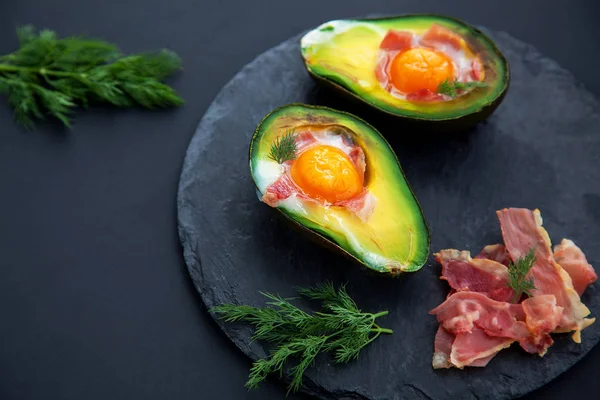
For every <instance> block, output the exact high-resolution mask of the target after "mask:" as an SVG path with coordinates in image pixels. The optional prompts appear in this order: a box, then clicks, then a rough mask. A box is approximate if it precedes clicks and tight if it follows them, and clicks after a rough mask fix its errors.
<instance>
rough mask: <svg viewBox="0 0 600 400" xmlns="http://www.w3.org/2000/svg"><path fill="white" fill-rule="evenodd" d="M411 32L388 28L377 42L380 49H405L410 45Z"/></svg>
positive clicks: (411, 39)
mask: <svg viewBox="0 0 600 400" xmlns="http://www.w3.org/2000/svg"><path fill="white" fill-rule="evenodd" d="M412 41H413V34H412V32H409V31H397V30H394V29H390V30H389V31H388V33H387V35H385V37H384V38H383V40H382V41H381V43H380V44H379V48H380V49H382V50H388V51H392V50H400V51H403V50H406V49H410V48H411V47H412Z"/></svg>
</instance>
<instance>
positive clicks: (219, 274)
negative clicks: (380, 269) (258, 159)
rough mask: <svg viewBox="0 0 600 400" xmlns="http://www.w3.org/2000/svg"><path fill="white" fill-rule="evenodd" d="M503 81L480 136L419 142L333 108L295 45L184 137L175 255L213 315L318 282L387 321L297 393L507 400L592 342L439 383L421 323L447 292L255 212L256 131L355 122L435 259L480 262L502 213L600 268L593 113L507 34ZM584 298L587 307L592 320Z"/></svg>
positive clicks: (237, 339) (582, 97) (558, 73)
mask: <svg viewBox="0 0 600 400" xmlns="http://www.w3.org/2000/svg"><path fill="white" fill-rule="evenodd" d="M493 38H494V39H495V40H496V42H497V44H498V45H499V47H500V49H501V50H502V51H503V52H504V54H505V55H506V56H507V58H508V60H509V62H510V64H511V70H512V83H511V88H510V90H509V93H508V95H507V97H506V99H505V101H504V103H503V104H502V105H501V106H500V108H499V109H498V110H497V111H496V113H495V114H494V115H493V116H492V117H491V118H490V119H489V120H488V121H487V122H486V123H484V124H480V125H478V126H477V127H476V128H475V129H473V130H472V131H470V132H466V133H464V134H460V135H452V136H437V137H436V136H426V135H423V134H418V133H416V132H414V131H411V130H409V129H408V128H407V127H403V126H398V125H397V124H394V122H393V121H390V120H389V119H386V118H383V117H381V116H380V115H377V114H376V113H373V112H371V111H368V110H366V109H363V108H361V107H360V106H357V105H356V104H350V103H347V102H345V101H344V100H343V99H340V98H337V97H335V96H331V95H330V93H329V92H326V91H324V90H322V89H319V88H317V87H316V86H315V84H314V83H313V82H312V81H311V80H310V79H309V78H308V75H307V74H306V72H305V71H304V69H303V65H302V62H301V59H300V56H299V49H298V44H297V40H298V38H294V39H290V40H288V41H287V42H284V43H282V44H281V45H279V46H277V47H275V48H273V49H271V50H269V51H268V52H266V53H264V54H262V55H261V56H259V57H258V58H256V59H255V60H254V61H253V62H251V63H250V64H248V65H247V66H246V67H245V68H244V69H243V70H242V71H241V72H240V73H239V74H237V75H236V76H235V77H234V78H233V79H232V80H231V81H230V82H229V83H228V84H227V85H226V86H225V87H224V88H223V90H222V91H221V92H220V93H219V95H218V96H217V98H216V99H215V101H214V103H213V104H212V106H211V107H210V108H209V110H208V111H207V113H206V115H205V117H204V118H203V120H202V122H201V123H200V125H199V127H198V130H197V132H196V135H195V136H194V138H193V139H192V142H191V144H190V147H189V149H188V153H187V156H186V160H185V163H184V168H183V172H182V175H181V181H180V188H179V197H178V212H179V230H180V237H181V240H182V243H183V246H184V256H185V260H186V263H187V265H188V268H189V271H190V274H191V276H192V279H193V281H194V284H195V286H196V288H197V289H198V291H199V292H200V294H201V296H202V298H203V300H204V302H205V303H206V305H207V306H208V307H212V306H214V305H217V304H221V303H224V302H237V303H247V304H254V305H262V304H263V303H264V301H263V298H262V297H261V296H260V295H259V294H258V293H257V292H258V291H259V290H263V291H269V292H276V293H279V294H281V295H283V296H290V295H293V292H292V289H291V288H292V286H295V285H309V284H315V283H317V282H319V281H322V280H324V279H330V280H333V281H334V282H335V283H341V282H349V290H350V292H351V295H352V296H353V297H355V298H356V299H357V302H358V303H359V305H360V306H361V307H362V308H363V309H364V310H369V311H373V312H375V311H379V310H389V311H390V315H389V316H387V317H385V318H384V319H382V320H381V325H382V326H385V327H389V328H393V329H394V330H395V334H394V335H393V336H385V337H381V338H380V339H378V340H377V341H375V342H374V343H373V344H372V345H370V346H369V347H368V348H367V350H366V351H364V352H363V353H362V354H361V357H360V360H359V362H353V363H351V364H348V365H345V366H334V365H332V364H330V363H329V360H328V359H326V358H321V359H318V361H317V363H316V365H315V366H314V367H313V368H312V369H311V370H310V371H309V372H308V373H307V376H306V379H305V383H306V385H307V386H306V387H305V388H304V390H305V391H306V392H308V393H311V394H314V395H316V396H318V397H321V398H325V399H329V398H335V399H363V398H364V399H402V398H410V399H418V398H432V399H450V398H453V399H455V398H460V399H463V398H466V399H470V398H473V399H492V398H493V399H501V398H511V397H517V396H520V395H522V394H524V393H527V392H529V391H531V390H533V389H535V388H538V387H540V386H541V385H543V384H544V383H546V382H548V381H550V380H551V379H553V378H555V377H556V376H557V375H559V374H560V373H562V372H563V371H565V370H566V369H568V368H569V367H570V366H572V365H573V364H574V363H575V362H577V361H578V360H579V359H580V358H582V357H583V356H584V355H585V354H586V353H587V352H588V351H589V350H590V348H591V347H592V346H593V345H594V344H596V343H597V341H598V340H599V339H600V324H594V325H592V326H591V327H590V328H588V329H586V330H585V331H584V333H583V343H582V344H581V345H577V344H575V343H573V342H572V341H571V340H570V339H569V337H568V336H566V335H556V336H555V341H556V343H555V345H554V346H553V347H552V348H551V349H550V351H549V353H548V354H547V355H546V356H545V357H544V358H538V357H537V356H532V355H529V354H526V353H525V352H523V351H522V350H520V349H518V348H517V347H516V346H513V348H511V349H509V350H505V351H503V352H501V353H500V354H499V355H498V356H497V357H496V358H495V359H494V360H493V361H492V362H491V363H490V364H489V365H488V367H486V368H484V369H466V370H464V371H459V370H450V371H445V370H444V371H434V370H433V369H432V368H431V356H432V351H433V336H434V333H435V330H436V327H437V323H436V321H435V319H434V318H433V317H431V316H429V315H428V311H429V310H430V309H431V308H433V307H434V306H436V305H437V304H439V303H440V302H441V301H442V300H443V298H444V297H445V295H446V292H447V287H446V286H445V284H444V283H442V282H440V281H439V280H438V279H437V278H438V276H439V272H440V268H439V266H438V265H436V264H435V263H434V262H433V261H432V260H430V261H429V263H428V264H427V265H426V266H425V267H424V268H423V269H422V270H421V271H420V272H418V273H415V274H411V275H405V276H402V277H400V278H399V279H389V278H384V277H378V276H371V275H367V274H365V273H364V271H362V270H361V269H359V268H357V267H356V266H355V265H353V264H350V263H348V261H347V260H346V259H344V258H342V257H339V256H338V255H335V254H332V253H330V252H329V251H327V250H325V249H322V248H320V247H317V246H315V245H314V244H313V243H311V242H310V241H308V240H306V238H304V237H298V236H297V235H296V232H293V231H291V230H290V229H289V227H288V226H287V225H286V224H285V223H284V222H283V221H281V220H280V218H278V217H277V215H276V212H274V211H273V210H271V209H269V207H267V206H266V205H264V204H262V203H260V202H259V201H258V200H257V199H256V195H255V191H254V188H253V183H252V180H251V178H250V175H249V171H248V158H247V157H248V156H247V150H248V144H249V140H250V137H251V135H252V132H253V130H254V128H255V126H256V125H257V124H258V122H259V121H260V119H261V118H262V117H263V116H264V115H265V114H266V113H268V112H269V111H270V110H271V109H273V108H275V107H277V106H280V105H282V104H285V103H289V102H294V101H298V102H306V103H313V104H323V105H328V106H331V107H334V108H338V109H345V110H348V111H351V112H355V113H356V114H358V115H359V116H361V117H363V118H365V119H367V120H368V121H369V122H370V123H372V124H373V125H375V127H376V128H378V129H379V130H380V131H381V132H382V133H383V134H384V135H386V137H387V138H388V139H389V140H390V142H391V143H392V145H393V146H394V148H395V150H396V152H397V154H398V157H399V159H400V162H401V163H402V166H403V168H404V170H405V172H406V175H407V178H408V181H409V182H410V184H411V185H412V187H413V189H414V191H415V194H416V196H417V197H418V199H419V200H420V202H421V205H422V206H423V209H424V212H425V217H426V219H427V221H428V223H429V225H430V228H431V233H432V250H433V251H435V250H438V249H440V248H458V249H468V250H471V251H472V252H476V251H478V250H479V249H480V248H481V247H482V246H484V245H485V244H489V243H495V242H498V241H499V240H500V232H499V227H498V223H497V220H496V217H495V210H496V209H499V208H502V207H529V208H535V207H538V208H540V210H541V211H542V216H543V217H544V218H545V226H546V228H547V229H548V231H549V233H550V236H551V238H552V239H553V241H554V242H558V241H559V240H560V239H561V238H563V237H568V238H570V239H572V240H574V241H575V242H576V243H577V244H579V245H580V246H581V247H582V248H583V250H584V251H585V252H586V254H587V256H588V259H589V261H590V262H591V263H592V264H599V263H600V242H598V240H597V238H598V237H600V185H598V182H599V181H600V172H599V169H598V168H597V165H598V162H599V161H600V159H599V156H598V154H599V150H600V136H599V135H598V133H599V132H600V129H599V128H600V117H599V113H600V105H599V104H598V102H597V101H596V100H595V99H594V98H593V97H592V96H591V95H590V94H589V93H588V92H586V91H585V90H583V88H582V87H581V86H580V85H579V84H578V83H577V82H576V81H575V80H574V78H573V77H572V76H571V75H570V74H569V73H568V72H566V71H565V70H563V69H561V68H560V67H559V66H558V65H557V64H556V63H555V62H553V61H552V60H550V59H547V58H545V57H543V56H542V55H541V54H540V53H539V52H538V51H536V50H535V49H534V48H533V47H531V46H529V45H527V44H524V43H522V42H520V41H518V40H516V39H514V38H512V37H510V36H509V35H507V34H505V33H496V34H494V35H493ZM597 292H598V290H597V288H596V287H595V286H594V287H591V288H590V289H588V291H587V292H586V293H585V294H584V296H583V301H584V303H586V305H588V307H589V308H590V309H591V310H592V312H593V314H594V315H595V314H597V312H598V311H599V310H600V298H599V297H598V296H597ZM219 325H220V326H221V327H222V329H223V330H224V332H225V333H226V334H227V335H228V336H229V338H230V339H231V340H232V341H233V342H234V343H235V344H236V345H237V346H238V347H239V348H240V349H241V350H242V351H243V352H245V353H246V354H247V355H249V356H250V357H251V358H253V359H256V358H257V357H263V356H265V355H266V353H265V350H266V349H265V348H263V347H262V346H261V344H260V343H250V341H249V337H250V333H251V331H250V329H249V328H247V327H246V326H243V325H235V324H225V325H224V324H221V323H220V322H219Z"/></svg>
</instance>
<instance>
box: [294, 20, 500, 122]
mask: <svg viewBox="0 0 600 400" xmlns="http://www.w3.org/2000/svg"><path fill="white" fill-rule="evenodd" d="M436 24H437V25H438V26H441V27H443V28H447V29H450V30H451V31H452V32H454V33H455V34H457V35H459V36H460V38H462V39H463V41H462V47H461V50H460V52H461V53H459V54H460V55H456V53H453V54H454V55H453V56H452V57H454V58H452V60H453V62H456V61H457V60H459V59H461V60H462V61H461V63H462V62H463V61H464V63H465V64H464V65H465V66H463V67H461V68H463V69H464V68H470V67H471V66H472V64H470V61H473V60H479V62H480V63H481V64H480V65H481V66H482V67H483V69H482V71H483V74H482V78H481V82H483V83H484V84H485V85H486V86H485V87H478V88H475V89H472V90H470V91H468V92H466V93H464V94H463V95H460V96H458V97H455V98H453V99H449V100H448V99H446V100H441V101H415V100H407V99H406V98H405V97H402V96H400V97H398V96H393V95H392V94H391V93H390V92H389V90H386V89H385V88H384V87H382V85H381V84H380V81H379V80H378V79H377V77H376V75H375V69H376V68H377V63H378V60H379V57H380V49H379V46H380V44H381V42H382V40H383V39H384V37H385V36H386V34H387V33H388V32H389V31H390V30H395V31H409V32H412V33H413V34H414V35H415V37H416V38H420V37H422V35H423V34H424V33H425V32H427V30H428V29H430V28H431V27H432V26H433V25H436ZM415 46H416V47H421V45H420V44H417V45H415V44H413V47H415ZM424 47H426V46H424ZM301 52H302V57H303V59H304V63H305V65H306V68H307V69H308V72H309V73H310V74H311V75H312V76H313V77H315V78H317V79H318V80H320V81H323V82H325V83H327V84H330V85H333V86H334V87H335V88H337V89H342V91H343V92H345V93H347V94H350V95H352V96H354V97H356V98H358V99H359V100H361V101H363V102H364V103H367V104H369V105H370V106H373V107H375V108H377V109H379V110H382V111H384V112H386V113H388V114H392V115H394V116H399V117H404V118H407V119H411V120H426V121H447V120H455V119H461V118H464V117H468V116H473V115H477V116H478V118H471V120H473V122H477V121H478V120H481V119H484V118H486V117H487V116H489V114H491V113H492V112H493V111H494V110H495V108H496V107H497V106H498V105H499V104H500V102H501V101H502V99H503V97H504V94H505V92H506V91H507V89H508V84H509V68H508V63H507V61H506V59H505V58H504V56H503V55H502V53H500V51H499V50H498V48H497V47H496V46H495V44H494V43H493V42H492V40H491V39H490V38H489V37H487V36H486V35H485V34H484V33H483V32H481V31H480V30H478V29H477V28H475V27H473V26H471V25H468V24H466V23H464V22H462V21H459V20H456V19H454V18H450V17H445V16H440V15H428V14H424V15H405V16H399V17H392V18H383V19H362V20H336V21H330V22H327V23H325V24H323V25H321V26H319V27H318V28H316V29H314V30H312V31H310V32H308V33H307V34H306V35H305V36H303V37H302V40H301ZM448 54H450V53H448ZM467 65H468V66H469V67H467Z"/></svg>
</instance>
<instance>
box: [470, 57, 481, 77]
mask: <svg viewBox="0 0 600 400" xmlns="http://www.w3.org/2000/svg"><path fill="white" fill-rule="evenodd" d="M482 77H483V65H481V61H479V59H478V58H475V59H474V60H473V61H471V78H472V79H473V80H474V81H480V80H481V78H482Z"/></svg>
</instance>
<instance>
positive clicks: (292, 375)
mask: <svg viewBox="0 0 600 400" xmlns="http://www.w3.org/2000/svg"><path fill="white" fill-rule="evenodd" d="M296 290H297V292H298V293H299V294H300V295H301V296H304V297H306V298H308V299H312V300H319V301H321V304H322V309H321V311H319V312H315V313H312V314H309V313H307V312H305V311H303V310H301V309H300V308H298V307H296V306H295V305H293V304H292V303H291V302H290V301H291V300H293V299H284V298H281V297H280V296H277V295H274V294H270V293H262V292H261V294H262V295H263V296H265V297H266V298H267V299H268V300H269V301H267V306H266V307H251V306H247V305H233V304H223V305H220V306H216V307H214V308H212V309H211V312H212V313H214V314H216V315H218V317H219V318H220V319H222V320H224V321H226V322H236V321H245V322H249V323H250V324H252V325H253V326H254V328H255V331H254V335H253V337H252V339H253V340H264V341H266V342H269V343H273V344H275V348H274V349H273V350H272V351H271V353H270V355H269V357H267V358H264V359H260V360H257V361H256V362H254V364H253V365H252V367H251V368H250V374H249V376H248V381H247V382H246V387H247V388H249V389H252V388H257V387H258V386H259V385H260V383H261V382H262V381H264V380H265V379H266V378H267V376H268V375H269V374H270V373H279V374H280V375H281V376H283V374H284V372H285V371H286V365H287V362H288V361H291V359H294V360H295V361H296V364H295V366H294V367H292V368H290V369H288V370H287V372H288V375H289V379H290V384H289V386H288V393H289V392H296V391H297V390H298V389H300V387H301V386H302V377H303V376H304V373H305V371H306V370H307V369H308V368H309V367H310V366H311V365H312V364H313V363H314V360H315V358H316V357H317V356H318V355H319V354H320V353H330V354H331V355H332V356H333V358H334V360H335V361H336V362H337V363H347V362H349V361H351V360H354V359H356V358H358V355H359V353H360V351H361V350H362V349H363V348H364V347H365V346H367V345H368V344H369V343H371V342H372V341H373V340H375V339H377V337H379V335H380V334H382V333H386V334H391V333H393V331H392V330H391V329H386V328H381V327H379V326H378V325H377V324H375V320H376V319H377V318H379V317H382V316H384V315H387V313H388V312H387V311H383V312H379V313H376V314H371V313H363V312H361V311H360V310H359V309H358V308H357V307H356V303H355V302H354V300H352V298H351V297H350V296H349V295H348V293H347V291H346V289H345V286H344V285H343V286H341V287H340V288H339V289H335V287H334V286H333V285H332V284H331V283H322V284H319V285H317V286H316V287H309V288H297V289H296Z"/></svg>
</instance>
